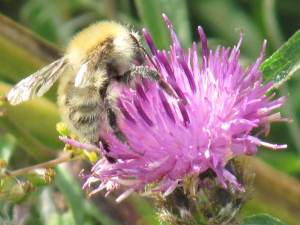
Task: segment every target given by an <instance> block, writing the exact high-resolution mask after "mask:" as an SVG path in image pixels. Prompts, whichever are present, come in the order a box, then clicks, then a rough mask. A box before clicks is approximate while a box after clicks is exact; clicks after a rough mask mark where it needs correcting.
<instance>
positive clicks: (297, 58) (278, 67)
mask: <svg viewBox="0 0 300 225" xmlns="http://www.w3.org/2000/svg"><path fill="white" fill-rule="evenodd" d="M299 68H300V30H299V31H297V32H296V33H295V34H294V35H293V36H292V37H291V38H290V39H289V40H288V41H287V42H285V43H284V44H283V45H282V46H281V47H280V48H279V49H278V50H277V51H276V52H275V53H274V54H273V55H271V56H270V57H269V58H268V59H266V60H265V61H264V62H263V64H262V65H261V70H262V72H263V74H264V79H265V82H268V81H271V80H272V81H273V82H274V88H278V87H279V86H281V85H282V84H283V83H284V82H285V81H287V80H288V79H289V78H291V76H292V75H293V74H294V73H295V72H296V71H297V70H298V69H299Z"/></svg>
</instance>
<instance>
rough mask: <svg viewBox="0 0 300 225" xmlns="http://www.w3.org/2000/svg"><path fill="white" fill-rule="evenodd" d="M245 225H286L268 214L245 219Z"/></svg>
mask: <svg viewBox="0 0 300 225" xmlns="http://www.w3.org/2000/svg"><path fill="white" fill-rule="evenodd" d="M243 225H285V224H284V223H282V222H281V221H280V220H279V219H277V218H274V217H272V216H270V215H268V214H259V215H254V216H249V217H246V218H245V219H244V222H243Z"/></svg>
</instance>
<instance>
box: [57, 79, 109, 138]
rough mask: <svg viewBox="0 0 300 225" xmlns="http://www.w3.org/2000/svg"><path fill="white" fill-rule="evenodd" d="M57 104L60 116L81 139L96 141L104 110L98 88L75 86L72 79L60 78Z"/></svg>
mask: <svg viewBox="0 0 300 225" xmlns="http://www.w3.org/2000/svg"><path fill="white" fill-rule="evenodd" d="M59 106H60V111H61V115H62V118H63V120H64V122H65V123H66V124H67V126H68V127H69V129H70V130H71V131H72V133H75V134H76V135H77V136H78V137H79V139H80V140H81V141H84V142H87V143H96V142H98V141H99V130H100V125H101V121H102V120H103V119H105V118H103V115H104V113H103V112H105V109H104V104H103V103H102V102H101V97H100V94H99V88H97V87H95V86H88V87H84V88H77V87H75V86H74V81H73V79H71V80H67V81H64V80H62V81H61V83H60V87H59Z"/></svg>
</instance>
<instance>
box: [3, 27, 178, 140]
mask: <svg viewBox="0 0 300 225" xmlns="http://www.w3.org/2000/svg"><path fill="white" fill-rule="evenodd" d="M145 54H146V51H145V49H144V48H143V47H142V45H141V43H140V37H139V35H138V33H136V32H134V31H131V30H130V29H129V28H128V27H127V26H123V25H121V24H119V23H117V22H112V21H103V22H98V23H95V24H93V25H91V26H89V27H87V28H85V29H83V30H82V31H81V32H79V33H78V34H77V35H75V36H74V38H73V39H72V40H71V41H70V43H69V45H68V47H67V49H66V51H65V55H64V56H63V57H61V58H60V59H58V60H56V61H54V62H52V63H50V64H49V65H47V66H45V67H43V68H42V69H40V70H38V71H37V72H35V73H33V74H32V75H30V76H28V77H27V78H25V79H23V80H21V81H20V82H19V83H18V84H16V85H15V86H14V87H13V88H12V89H11V90H10V91H9V93H8V94H7V96H6V97H7V100H8V102H9V103H10V104H12V105H16V104H19V103H21V102H24V101H27V100H30V99H32V98H33V97H35V96H38V97H40V96H42V95H43V94H44V93H45V92H47V91H48V90H49V89H50V87H51V86H52V85H53V84H54V83H55V82H56V81H57V80H58V79H60V82H59V87H58V106H59V110H60V113H61V117H62V120H63V121H64V122H65V123H66V125H67V127H68V128H69V129H70V131H71V132H72V133H74V134H75V135H77V136H78V138H79V140H81V141H82V142H85V143H92V144H96V143H99V141H100V137H99V133H100V128H101V123H102V124H103V123H104V121H105V120H108V121H109V125H110V126H111V127H112V129H113V130H114V133H115V134H117V136H118V137H119V139H122V141H125V136H124V135H123V134H122V133H121V131H120V129H119V128H118V126H117V122H116V116H117V115H116V112H115V111H116V110H115V109H114V107H113V104H114V101H113V99H115V98H113V97H112V96H114V93H111V92H112V89H111V88H110V85H111V84H112V82H113V81H114V82H122V83H124V84H126V85H128V84H129V83H130V81H132V80H133V79H134V78H135V77H136V76H141V77H146V78H150V79H152V80H155V81H157V82H158V83H159V84H160V86H161V87H162V88H163V89H164V90H166V91H167V92H168V94H172V95H173V93H172V90H171V88H170V87H169V86H168V85H167V84H166V82H164V81H163V79H162V78H161V77H160V76H159V74H158V73H157V72H155V71H154V70H152V69H150V68H149V67H147V66H145V65H144V63H145Z"/></svg>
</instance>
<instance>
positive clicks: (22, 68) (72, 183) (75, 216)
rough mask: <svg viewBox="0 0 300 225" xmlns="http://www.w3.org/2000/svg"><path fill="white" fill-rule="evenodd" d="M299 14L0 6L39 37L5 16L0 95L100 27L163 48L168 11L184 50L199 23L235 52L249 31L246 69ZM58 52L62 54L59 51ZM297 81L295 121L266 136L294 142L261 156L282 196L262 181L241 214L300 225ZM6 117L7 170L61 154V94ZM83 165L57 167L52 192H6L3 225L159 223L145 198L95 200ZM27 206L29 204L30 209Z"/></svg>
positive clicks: (188, 4)
mask: <svg viewBox="0 0 300 225" xmlns="http://www.w3.org/2000/svg"><path fill="white" fill-rule="evenodd" d="M299 9H300V1H299V0H285V1H280V0H277V1H276V0H194V1H192V0H149V1H147V0H135V1H134V0H51V1H50V0H49V1H45V0H27V1H25V0H0V13H2V14H3V15H5V16H7V17H9V18H11V19H12V20H14V21H16V22H17V23H19V24H20V25H22V26H24V27H26V28H27V29H28V30H30V31H31V32H32V33H34V35H38V36H39V37H32V34H30V33H27V31H24V30H23V29H22V28H20V27H18V29H20V30H21V31H20V33H17V34H23V32H25V33H24V35H15V34H13V33H11V31H10V30H9V29H6V25H7V26H8V27H10V26H12V27H14V25H11V24H10V23H9V22H7V21H6V20H5V19H4V18H0V22H1V23H0V91H1V93H4V92H5V91H7V90H8V88H9V87H10V85H12V84H15V83H16V82H17V81H18V80H20V79H21V78H22V77H24V76H26V75H28V74H30V73H31V72H33V71H35V70H36V69H37V68H39V67H41V66H42V65H44V64H46V63H48V62H50V61H52V60H54V59H55V58H57V57H59V54H60V53H59V51H61V52H63V49H64V47H65V46H66V43H68V41H69V40H70V38H71V37H72V36H73V35H74V33H76V32H77V31H79V30H80V29H82V28H83V27H85V26H87V25H89V24H91V23H94V22H95V21H99V20H105V19H111V20H117V21H120V22H122V23H124V24H131V25H132V26H133V27H135V29H137V30H140V29H141V28H142V27H146V28H148V29H149V31H150V33H151V34H152V35H153V37H154V40H155V43H156V44H157V46H159V47H160V48H165V47H168V44H169V42H168V33H167V30H166V28H165V27H164V25H163V22H162V18H161V13H162V12H165V13H166V14H167V15H168V16H169V17H170V19H171V20H172V22H173V23H174V26H175V30H176V31H177V33H178V36H179V38H180V40H181V41H182V43H183V46H185V47H188V46H190V44H191V42H192V41H198V37H197V34H196V27H197V25H201V26H202V27H203V28H204V30H205V32H206V34H207V36H208V38H209V45H210V47H211V48H215V47H216V46H217V45H220V44H222V45H226V46H232V45H234V44H235V43H236V42H237V40H238V38H239V33H240V31H241V30H242V31H243V32H244V33H245V35H244V37H245V38H244V42H243V45H242V53H241V54H242V63H245V64H247V63H249V62H251V61H253V60H254V59H255V58H256V57H257V56H258V54H259V49H260V48H261V45H262V41H263V39H267V40H268V53H267V56H269V55H270V54H272V53H273V52H274V51H275V50H276V49H278V48H279V47H280V46H281V45H282V44H283V43H284V42H285V41H286V40H287V39H288V38H289V37H290V36H291V35H292V34H294V33H295V32H296V31H297V30H298V29H299V28H300V13H299ZM3 24H5V26H4V25H3ZM12 36H13V37H14V38H12ZM40 37H41V38H42V39H45V40H47V42H44V41H43V40H42V39H41V38H40ZM37 43H38V44H37ZM53 44H54V45H56V46H57V49H60V50H58V51H56V47H55V46H54V45H53ZM45 49H46V50H47V51H46V50H45ZM299 54H300V52H299ZM298 74H299V72H298ZM299 75H300V74H299ZM298 77H299V76H297V74H296V75H295V76H294V77H293V79H291V80H289V82H288V83H287V84H286V85H285V86H284V87H282V88H281V89H280V90H279V93H280V94H283V95H287V96H289V100H288V101H287V103H286V104H285V106H284V108H283V109H282V113H283V114H284V115H285V116H287V117H289V118H291V119H292V120H293V123H287V124H274V125H273V126H272V129H271V134H270V136H269V137H268V140H270V141H271V142H276V143H287V144H288V149H287V150H286V151H282V152H270V151H267V150H266V151H261V153H260V154H259V157H260V158H262V159H263V160H264V161H265V162H267V163H268V164H270V165H271V166H272V168H274V169H277V170H278V171H280V172H278V171H277V170H272V168H268V167H267V169H266V170H264V172H263V173H266V175H263V176H266V177H268V176H270V177H273V178H275V179H276V178H278V180H277V182H278V183H277V184H278V188H277V187H276V186H273V185H272V183H270V186H268V183H263V180H264V177H262V184H261V183H259V182H257V184H256V185H257V186H258V190H256V191H255V194H254V195H253V196H254V197H253V198H252V199H251V200H250V201H249V203H248V204H247V205H246V207H245V208H244V209H243V215H250V214H252V213H258V212H268V213H270V214H272V215H274V216H276V217H279V218H281V219H282V220H283V221H284V222H286V224H291V225H297V224H299V221H300V197H299V196H300V193H299V192H300V189H298V188H299V187H300V184H299V182H298V181H299V179H300V157H299V154H300V127H299V126H300V101H299V98H300V88H299V85H300V79H299V78H298ZM3 110H4V113H5V116H3V117H2V118H1V119H0V132H1V136H0V158H2V159H5V160H6V161H7V162H9V167H8V168H10V169H16V168H21V167H23V166H27V165H31V164H34V163H37V162H42V161H45V160H47V159H49V158H51V157H53V155H54V154H53V153H54V152H55V151H56V152H57V151H59V149H61V148H62V144H61V143H60V142H59V141H58V139H57V136H58V134H57V133H56V130H55V124H56V122H58V121H59V116H58V113H57V109H56V106H55V87H54V88H53V90H51V91H50V92H49V93H48V94H47V95H46V97H44V98H41V99H39V100H34V101H31V102H29V103H25V104H22V105H21V106H17V107H8V106H6V107H4V109H3ZM81 166H82V164H79V163H77V162H74V163H72V164H70V165H64V167H62V166H60V167H58V168H57V169H56V173H57V175H56V177H55V181H54V184H53V185H52V186H47V187H44V186H42V187H37V188H36V190H35V191H34V192H33V193H32V194H30V195H25V194H23V192H24V190H22V191H19V192H20V193H19V192H17V194H19V195H12V196H10V195H9V194H8V192H7V193H5V192H3V189H2V193H1V184H0V198H2V199H6V200H9V201H2V202H0V224H1V225H2V224H4V225H11V224H17V225H23V224H24V225H25V224H26V225H60V224H68V225H72V224H76V225H82V224H84V225H96V224H99V225H100V224H101V225H123V224H128V225H129V224H130V225H134V224H141V225H144V224H145V225H154V224H158V221H157V219H156V217H155V214H154V211H155V209H154V208H153V207H152V205H151V202H148V201H147V200H145V199H141V198H139V197H137V196H133V197H130V198H129V199H128V200H126V201H124V202H123V203H121V204H119V205H117V204H116V203H115V202H114V197H108V198H104V197H103V195H102V194H98V195H96V196H95V197H93V198H92V199H90V200H87V198H86V197H85V196H84V193H83V192H82V191H81V188H80V184H79V183H80V182H81V181H80V179H79V178H78V177H77V174H78V173H79V171H80V168H81ZM263 166H265V165H264V164H263ZM268 169H269V170H268ZM277 174H278V176H277ZM74 175H75V176H74ZM286 175H288V176H290V177H292V178H290V177H287V176H286ZM258 178H260V176H259V177H258ZM270 179H272V178H270ZM266 180H268V179H266ZM18 182H20V181H19V180H16V181H15V183H13V184H11V185H12V186H11V187H13V186H14V185H18V184H19V183H18ZM281 191H284V192H281ZM25 192H26V191H25ZM280 193H281V194H280ZM16 196H17V197H16ZM274 196H276V197H274ZM24 198H26V201H22V200H24ZM8 202H9V203H8Z"/></svg>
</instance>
